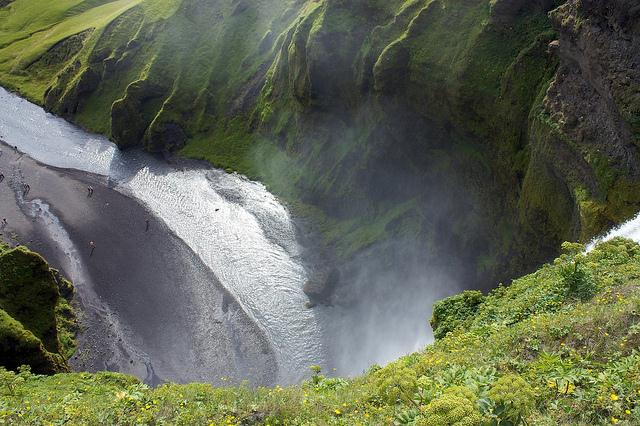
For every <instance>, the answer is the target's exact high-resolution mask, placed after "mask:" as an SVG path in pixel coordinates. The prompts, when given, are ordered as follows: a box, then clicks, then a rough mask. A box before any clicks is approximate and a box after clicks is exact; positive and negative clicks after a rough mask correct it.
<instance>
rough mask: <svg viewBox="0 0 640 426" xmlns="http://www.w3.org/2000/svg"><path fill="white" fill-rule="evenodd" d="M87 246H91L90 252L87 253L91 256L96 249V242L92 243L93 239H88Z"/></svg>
mask: <svg viewBox="0 0 640 426" xmlns="http://www.w3.org/2000/svg"><path fill="white" fill-rule="evenodd" d="M89 247H91V252H90V253H89V257H92V256H93V252H94V250H95V249H96V243H94V242H93V241H89Z"/></svg>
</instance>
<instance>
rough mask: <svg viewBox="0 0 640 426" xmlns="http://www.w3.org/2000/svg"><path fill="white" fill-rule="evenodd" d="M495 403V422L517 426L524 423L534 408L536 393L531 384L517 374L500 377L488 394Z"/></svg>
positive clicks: (493, 411) (505, 425) (493, 412)
mask: <svg viewBox="0 0 640 426" xmlns="http://www.w3.org/2000/svg"><path fill="white" fill-rule="evenodd" d="M488 396H489V398H490V400H491V402H492V403H493V404H494V405H493V410H492V414H493V419H494V422H493V424H496V425H504V426H517V425H520V424H523V423H524V421H525V419H526V417H527V415H528V414H529V413H530V412H531V410H532V409H533V406H534V403H535V395H534V393H533V389H532V388H531V386H530V385H529V384H528V383H527V382H526V381H525V380H524V379H523V378H522V377H520V376H519V375H517V374H507V375H505V376H502V377H501V378H500V379H498V380H497V381H496V382H495V383H494V384H493V386H492V387H491V389H489V394H488Z"/></svg>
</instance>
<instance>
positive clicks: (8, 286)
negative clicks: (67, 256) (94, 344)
mask: <svg viewBox="0 0 640 426" xmlns="http://www.w3.org/2000/svg"><path fill="white" fill-rule="evenodd" d="M72 296H73V287H72V286H71V283H69V282H68V281H67V280H65V279H64V278H62V277H61V276H60V275H59V274H58V272H57V271H55V270H52V269H50V268H49V265H48V264H47V262H46V261H45V260H44V259H42V257H40V256H39V255H37V254H36V253H33V252H31V251H29V250H28V249H26V248H25V247H17V248H13V249H11V248H9V247H7V246H2V247H1V248H0V310H1V312H2V327H1V328H2V332H1V334H2V344H1V355H0V365H3V366H5V367H7V368H11V369H15V368H17V367H18V366H20V365H21V364H27V365H30V366H31V367H32V369H33V371H35V372H40V373H53V372H56V371H62V370H66V368H67V367H66V363H65V359H67V358H69V357H70V356H71V355H72V354H73V352H74V351H75V333H76V331H77V324H76V318H75V314H74V311H73V308H72V307H71V305H70V300H71V298H72Z"/></svg>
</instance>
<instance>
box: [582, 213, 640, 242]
mask: <svg viewBox="0 0 640 426" xmlns="http://www.w3.org/2000/svg"><path fill="white" fill-rule="evenodd" d="M616 237H624V238H628V239H630V240H633V241H635V242H636V243H640V213H639V214H638V215H636V216H635V217H634V218H633V219H629V220H628V221H626V222H625V223H623V224H622V225H620V226H618V227H616V228H613V229H612V230H611V231H609V232H608V233H607V234H605V235H603V236H602V237H598V238H595V239H594V240H593V241H591V242H590V243H589V244H588V245H587V251H590V250H591V249H593V248H594V247H595V246H596V244H598V243H601V242H603V241H608V240H611V239H613V238H616Z"/></svg>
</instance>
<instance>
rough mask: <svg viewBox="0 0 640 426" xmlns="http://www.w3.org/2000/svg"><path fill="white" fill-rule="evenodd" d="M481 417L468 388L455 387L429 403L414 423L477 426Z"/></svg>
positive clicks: (435, 425) (425, 425)
mask: <svg viewBox="0 0 640 426" xmlns="http://www.w3.org/2000/svg"><path fill="white" fill-rule="evenodd" d="M481 421H482V415H481V414H480V411H479V410H478V408H477V405H476V396H475V394H474V393H473V392H472V391H471V390H470V389H468V388H466V387H463V386H455V387H452V388H449V389H447V390H446V391H445V392H444V393H443V394H442V396H441V397H439V398H437V399H436V400H434V401H432V402H431V403H429V404H428V405H427V406H426V407H425V409H424V411H423V414H422V418H421V419H420V420H418V422H417V423H416V424H417V425H418V426H444V425H447V426H449V425H451V426H478V425H480V423H481Z"/></svg>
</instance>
